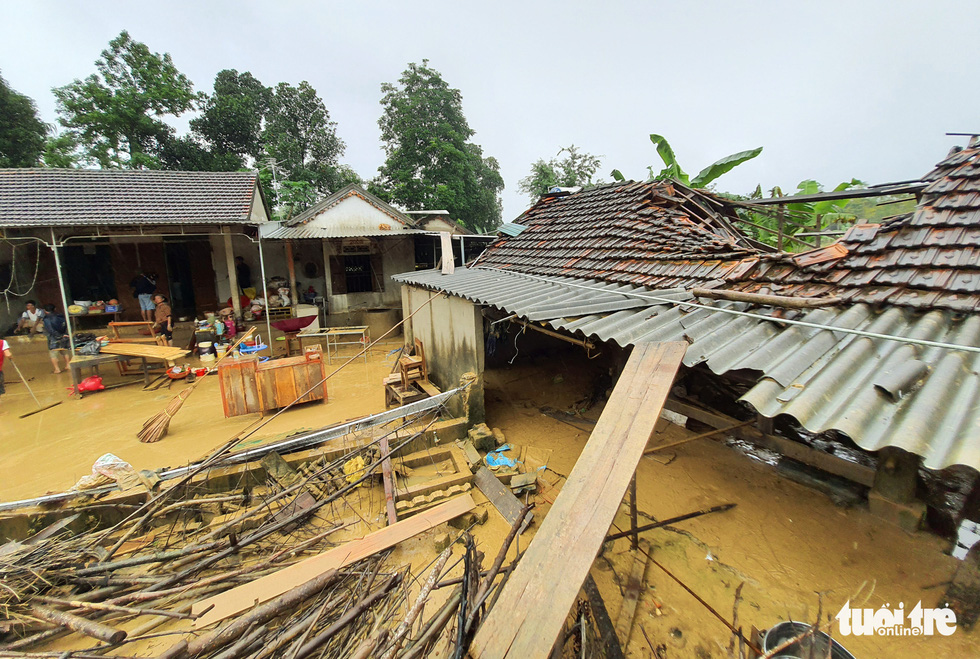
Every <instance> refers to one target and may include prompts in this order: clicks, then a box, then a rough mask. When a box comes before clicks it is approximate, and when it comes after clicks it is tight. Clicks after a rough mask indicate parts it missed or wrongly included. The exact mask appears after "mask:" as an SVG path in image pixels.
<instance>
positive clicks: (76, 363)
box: [68, 354, 150, 398]
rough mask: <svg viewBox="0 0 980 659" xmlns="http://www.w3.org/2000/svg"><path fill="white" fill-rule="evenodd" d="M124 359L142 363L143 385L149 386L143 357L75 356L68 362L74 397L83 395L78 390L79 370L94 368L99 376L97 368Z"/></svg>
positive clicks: (148, 375) (148, 371)
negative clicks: (136, 360) (137, 360)
mask: <svg viewBox="0 0 980 659" xmlns="http://www.w3.org/2000/svg"><path fill="white" fill-rule="evenodd" d="M126 359H139V360H141V361H142V362H143V385H144V386H146V385H148V384H150V370H149V368H148V367H147V364H146V358H145V357H131V356H127V355H104V354H98V355H75V357H74V358H72V360H71V361H70V362H68V369H69V370H70V371H71V384H72V386H73V387H74V388H75V395H76V396H78V397H79V398H82V396H83V395H84V394H83V393H82V392H81V391H80V390H79V388H78V385H79V383H81V381H82V377H81V370H82V369H83V368H94V369H95V374H96V375H99V366H101V365H102V364H111V363H113V362H120V361H123V360H126Z"/></svg>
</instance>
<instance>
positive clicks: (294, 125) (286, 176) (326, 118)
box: [262, 80, 360, 214]
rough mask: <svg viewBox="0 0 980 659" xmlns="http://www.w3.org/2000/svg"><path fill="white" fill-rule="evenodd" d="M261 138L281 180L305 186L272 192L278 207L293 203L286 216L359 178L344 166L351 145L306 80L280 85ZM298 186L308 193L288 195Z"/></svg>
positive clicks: (281, 187) (270, 99) (357, 180)
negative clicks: (344, 138)
mask: <svg viewBox="0 0 980 659" xmlns="http://www.w3.org/2000/svg"><path fill="white" fill-rule="evenodd" d="M262 142H263V144H264V149H265V153H266V155H267V156H268V157H269V158H271V159H272V160H273V163H272V164H271V166H273V167H275V168H276V171H277V180H278V181H279V182H280V183H282V182H285V181H288V182H290V184H301V185H299V186H297V185H290V186H285V185H280V186H279V187H278V189H273V190H271V191H270V192H271V193H272V201H273V205H279V204H280V203H282V202H288V204H289V207H290V208H289V210H288V211H286V213H287V214H291V213H293V212H297V211H299V210H302V208H303V207H305V206H308V205H309V204H310V203H312V201H311V200H312V199H313V198H315V197H316V196H318V195H323V194H327V193H329V192H334V191H336V190H337V189H338V188H340V187H342V186H344V185H346V184H347V183H351V182H359V181H360V178H359V177H358V176H357V174H355V173H354V171H353V170H352V169H350V167H346V166H344V165H341V164H340V156H342V155H343V154H344V150H345V148H346V145H345V144H344V141H343V140H341V139H340V138H339V137H338V136H337V123H336V122H334V121H330V113H329V112H328V111H327V108H326V106H325V105H324V104H323V99H321V98H320V96H319V95H318V94H317V93H316V90H315V89H313V87H312V86H311V85H310V83H308V82H306V81H305V80H304V81H303V82H301V83H299V85H298V86H296V87H293V86H292V85H289V84H288V83H285V82H281V83H279V84H278V85H276V88H275V92H274V93H273V94H272V95H271V96H270V98H269V109H268V112H267V114H266V121H265V128H264V130H263V131H262ZM302 184H306V185H305V186H304V185H302ZM296 188H301V189H302V190H303V193H302V194H286V192H287V190H290V189H296ZM280 196H282V199H280V198H279V197H280ZM287 197H288V199H287Z"/></svg>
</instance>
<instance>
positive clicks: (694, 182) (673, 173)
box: [612, 134, 762, 188]
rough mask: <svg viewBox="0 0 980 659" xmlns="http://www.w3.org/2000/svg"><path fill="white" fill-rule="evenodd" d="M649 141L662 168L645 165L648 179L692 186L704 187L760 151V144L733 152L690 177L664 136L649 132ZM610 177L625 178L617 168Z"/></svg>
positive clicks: (621, 179)
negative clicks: (756, 146)
mask: <svg viewBox="0 0 980 659" xmlns="http://www.w3.org/2000/svg"><path fill="white" fill-rule="evenodd" d="M650 141H651V142H653V144H654V146H656V147H657V153H658V154H659V155H660V159H661V160H663V161H664V168H663V169H661V170H660V171H659V172H654V167H653V166H650V167H647V170H648V171H649V173H650V177H649V179H648V180H650V181H663V180H667V179H674V180H677V181H680V182H681V183H683V184H684V185H688V186H690V187H692V188H705V187H707V186H708V184H710V183H711V182H712V181H714V180H715V179H717V178H718V177H719V176H721V175H722V174H726V173H728V172H730V171H731V170H732V169H734V168H735V167H737V166H739V165H741V164H742V163H743V162H746V161H747V160H752V159H753V158H755V157H756V156H757V155H759V154H760V153H762V147H761V146H760V147H759V148H757V149H750V150H748V151H739V152H738V153H733V154H731V155H728V156H725V157H724V158H721V159H720V160H717V161H715V162H713V163H711V164H710V165H708V166H707V167H705V168H704V169H702V170H701V171H700V172H698V175H697V176H695V177H694V178H691V177H690V176H688V175H687V173H686V172H685V171H684V170H683V169H681V166H680V163H678V162H677V157H676V156H675V155H674V150H673V149H672V148H671V146H670V144H669V143H668V142H667V139H666V138H665V137H663V136H662V135H657V134H651V135H650ZM612 177H613V178H614V179H616V180H617V181H623V180H625V177H624V176H623V174H622V172H620V171H619V170H618V169H614V170H613V171H612Z"/></svg>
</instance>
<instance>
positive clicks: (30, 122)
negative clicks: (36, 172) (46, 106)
mask: <svg viewBox="0 0 980 659" xmlns="http://www.w3.org/2000/svg"><path fill="white" fill-rule="evenodd" d="M0 118H2V120H0V167H34V166H35V165H37V164H38V163H40V161H41V156H42V154H43V153H44V141H45V137H46V136H47V134H48V127H47V126H46V125H45V123H44V122H43V121H41V119H40V117H38V114H37V106H36V105H35V104H34V100H33V99H32V98H30V97H29V96H25V95H24V94H20V93H18V92H16V91H14V90H13V89H11V88H10V85H8V84H7V81H6V80H4V79H3V77H2V76H0Z"/></svg>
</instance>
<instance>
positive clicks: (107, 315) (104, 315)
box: [68, 307, 123, 330]
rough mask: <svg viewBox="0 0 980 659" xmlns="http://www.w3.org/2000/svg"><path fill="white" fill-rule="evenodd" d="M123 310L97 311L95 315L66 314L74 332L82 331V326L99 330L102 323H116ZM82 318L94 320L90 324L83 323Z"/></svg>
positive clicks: (120, 308)
mask: <svg viewBox="0 0 980 659" xmlns="http://www.w3.org/2000/svg"><path fill="white" fill-rule="evenodd" d="M122 312H123V308H122V307H119V311H97V312H95V313H88V312H87V313H73V314H68V315H69V316H70V317H71V322H72V323H74V325H75V329H76V330H81V329H83V325H86V324H87V325H88V326H89V328H90V329H95V328H100V327H102V325H103V323H106V324H108V323H110V322H116V321H118V320H119V318H120V316H121V315H122ZM84 318H94V319H96V320H95V321H93V322H92V323H84V322H82V319H84Z"/></svg>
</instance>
